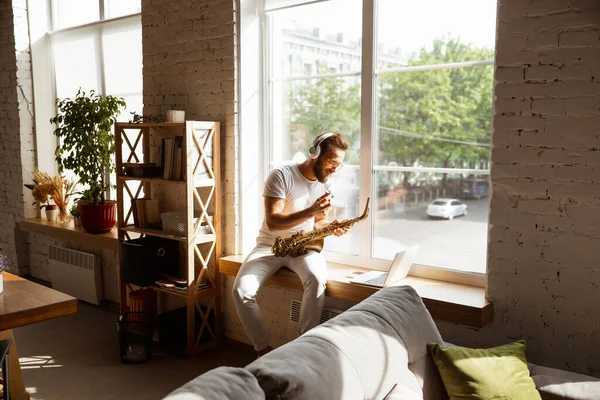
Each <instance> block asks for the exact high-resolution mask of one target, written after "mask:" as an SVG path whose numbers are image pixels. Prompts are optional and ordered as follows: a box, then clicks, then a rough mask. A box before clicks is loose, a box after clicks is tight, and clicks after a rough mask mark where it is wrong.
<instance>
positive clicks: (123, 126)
mask: <svg viewBox="0 0 600 400" xmlns="http://www.w3.org/2000/svg"><path fill="white" fill-rule="evenodd" d="M114 132H115V148H116V169H117V208H118V209H117V229H118V238H119V240H120V241H124V240H130V239H134V238H137V237H142V236H156V237H160V238H165V239H169V240H175V241H177V242H179V243H180V247H181V249H182V250H181V252H180V253H182V255H183V258H182V259H181V261H180V262H181V264H182V266H180V267H183V268H181V269H183V270H185V272H186V273H187V276H186V277H182V278H184V279H186V280H187V290H186V291H185V292H180V291H176V290H172V289H169V288H164V287H159V286H154V285H153V286H149V287H150V288H152V289H154V290H156V291H157V292H159V293H166V294H167V295H169V296H171V295H172V296H176V297H179V298H184V299H185V301H186V311H187V344H188V346H187V353H188V354H189V355H192V354H195V353H198V352H201V351H204V350H207V349H210V348H213V347H216V346H218V345H219V343H220V341H221V335H222V316H221V282H220V274H219V271H218V260H219V258H220V257H221V243H220V240H219V235H220V232H221V218H220V216H221V215H220V212H221V211H220V199H221V193H220V188H219V181H220V179H219V177H218V173H219V171H220V160H219V154H220V144H219V138H220V125H219V122H205V121H186V122H185V123H140V124H131V123H116V124H115V126H114ZM176 136H183V138H184V139H183V152H182V154H183V155H184V157H185V163H184V164H185V165H184V179H183V180H167V179H162V178H161V177H135V176H124V175H123V163H150V162H154V163H156V164H158V165H160V163H161V155H160V151H161V150H162V149H160V147H161V146H160V145H159V143H161V140H162V138H168V137H176ZM176 190H180V191H181V192H182V193H184V197H185V204H184V205H183V207H182V209H180V210H178V211H184V210H185V211H186V221H187V234H186V235H181V236H179V235H172V234H169V233H168V232H164V231H162V230H160V229H148V228H139V227H136V226H134V223H133V210H132V208H131V200H132V199H139V198H155V197H156V194H157V193H158V192H160V193H165V192H173V191H176ZM163 200H164V196H163ZM165 201H168V200H165ZM161 206H165V205H164V204H163V205H161ZM170 211H172V210H170ZM209 212H210V215H211V216H212V218H213V219H212V222H211V220H210V219H209ZM201 224H205V225H204V226H203V228H204V229H200V226H201ZM206 229H208V230H209V231H210V233H207V232H206ZM119 260H120V257H119ZM118 271H119V272H118V274H117V276H118V287H119V291H120V293H119V300H120V309H121V312H125V311H127V310H128V305H127V289H129V290H133V286H132V285H131V283H129V282H124V281H122V280H121V268H118ZM207 283H208V284H209V287H205V286H206V284H207ZM199 287H201V289H198V288H199ZM196 316H199V317H200V320H199V321H196ZM211 316H212V318H213V321H214V323H213V324H210V323H209V318H210V317H211ZM206 333H208V337H209V338H210V339H209V340H205V341H204V342H202V343H200V341H201V338H202V337H203V336H204V337H205V338H206V337H207V335H206Z"/></svg>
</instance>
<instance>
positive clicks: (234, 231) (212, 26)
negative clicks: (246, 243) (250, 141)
mask: <svg viewBox="0 0 600 400" xmlns="http://www.w3.org/2000/svg"><path fill="white" fill-rule="evenodd" d="M235 21H236V10H235V0H203V1H189V0H176V1H167V0H160V1H156V0H152V1H150V0H143V1H142V46H143V64H144V66H143V77H144V86H143V93H144V99H143V100H144V114H153V115H164V113H165V111H166V110H168V109H182V110H185V112H186V119H196V120H205V121H219V122H220V123H221V178H222V179H221V182H222V186H221V191H222V194H223V199H222V205H221V206H222V208H221V209H222V215H223V219H222V227H223V229H222V232H223V234H222V238H221V239H222V244H223V252H224V253H225V254H234V253H236V252H237V251H238V248H237V240H236V238H237V235H238V215H237V214H238V213H237V207H238V202H237V193H236V191H235V189H236V185H237V182H238V175H237V171H236V165H237V159H236V155H237V139H236V135H237V112H236V107H237V105H236V102H237V97H236V91H235V82H236V68H237V60H236V50H235V48H236V37H235V32H236V26H235Z"/></svg>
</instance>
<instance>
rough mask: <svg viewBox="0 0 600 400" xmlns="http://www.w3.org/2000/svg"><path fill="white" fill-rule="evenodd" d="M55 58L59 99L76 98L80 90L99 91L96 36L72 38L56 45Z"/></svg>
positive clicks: (54, 48) (54, 46) (54, 49)
mask: <svg viewBox="0 0 600 400" xmlns="http://www.w3.org/2000/svg"><path fill="white" fill-rule="evenodd" d="M75 55H76V56H75ZM53 57H54V71H55V74H56V95H57V97H58V98H61V99H62V98H66V97H74V96H75V95H76V94H77V90H78V89H79V88H81V89H82V90H84V91H86V92H89V91H90V90H95V91H96V92H98V91H99V89H100V82H99V74H98V62H99V60H98V58H97V51H96V39H95V37H94V36H87V37H81V36H74V37H73V36H71V37H69V38H67V39H63V40H61V41H59V42H58V43H55V44H54V45H53Z"/></svg>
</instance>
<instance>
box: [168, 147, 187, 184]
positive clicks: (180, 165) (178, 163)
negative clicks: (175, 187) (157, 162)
mask: <svg viewBox="0 0 600 400" xmlns="http://www.w3.org/2000/svg"><path fill="white" fill-rule="evenodd" d="M185 164H186V157H185V152H184V149H183V136H176V137H174V138H164V139H163V140H162V166H163V176H162V178H163V179H167V180H176V181H181V180H183V179H184V178H185Z"/></svg>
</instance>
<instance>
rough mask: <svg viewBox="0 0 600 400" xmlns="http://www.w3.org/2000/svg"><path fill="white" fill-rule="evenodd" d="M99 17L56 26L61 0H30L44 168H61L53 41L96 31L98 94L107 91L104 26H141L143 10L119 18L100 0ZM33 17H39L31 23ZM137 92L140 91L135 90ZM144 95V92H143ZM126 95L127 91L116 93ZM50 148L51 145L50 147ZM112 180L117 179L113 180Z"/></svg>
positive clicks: (37, 120)
mask: <svg viewBox="0 0 600 400" xmlns="http://www.w3.org/2000/svg"><path fill="white" fill-rule="evenodd" d="M98 7H99V20H98V21H94V22H90V23H87V24H82V25H76V26H72V27H68V28H63V29H54V27H55V26H56V10H57V0H30V1H29V20H30V29H31V32H30V35H31V42H32V45H31V57H32V74H33V76H34V80H33V85H34V94H35V95H34V106H35V110H36V113H35V123H36V141H37V151H36V154H37V165H38V168H40V169H41V170H43V171H48V172H51V173H57V172H58V165H57V163H56V161H55V159H54V149H55V148H56V146H57V145H58V138H57V137H56V136H54V126H52V125H51V124H50V122H49V120H50V118H52V117H53V116H55V115H56V113H57V112H58V109H57V107H56V103H55V99H56V96H57V88H56V71H55V68H54V65H55V63H54V58H53V55H52V54H53V52H52V43H53V42H55V41H57V40H61V39H65V38H69V37H73V36H79V35H90V34H91V35H93V36H95V37H96V38H97V40H96V48H95V51H96V56H97V60H98V82H99V88H98V90H97V92H98V94H100V95H102V96H104V95H106V85H105V73H104V57H103V45H102V36H103V31H104V29H107V28H109V29H110V28H113V27H116V26H119V27H123V28H127V27H135V28H141V26H142V14H141V12H140V13H135V14H129V15H123V16H119V17H115V18H105V12H104V11H105V4H104V0H98ZM32 21H36V23H35V24H34V25H31V22H32ZM131 94H137V93H131ZM139 94H140V95H142V93H139ZM116 95H119V96H120V95H123V94H116ZM47 149H51V150H50V151H47ZM42 150H44V151H42ZM109 183H113V182H110V181H109ZM106 195H107V199H110V198H111V194H110V189H109V190H107V193H106Z"/></svg>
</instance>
